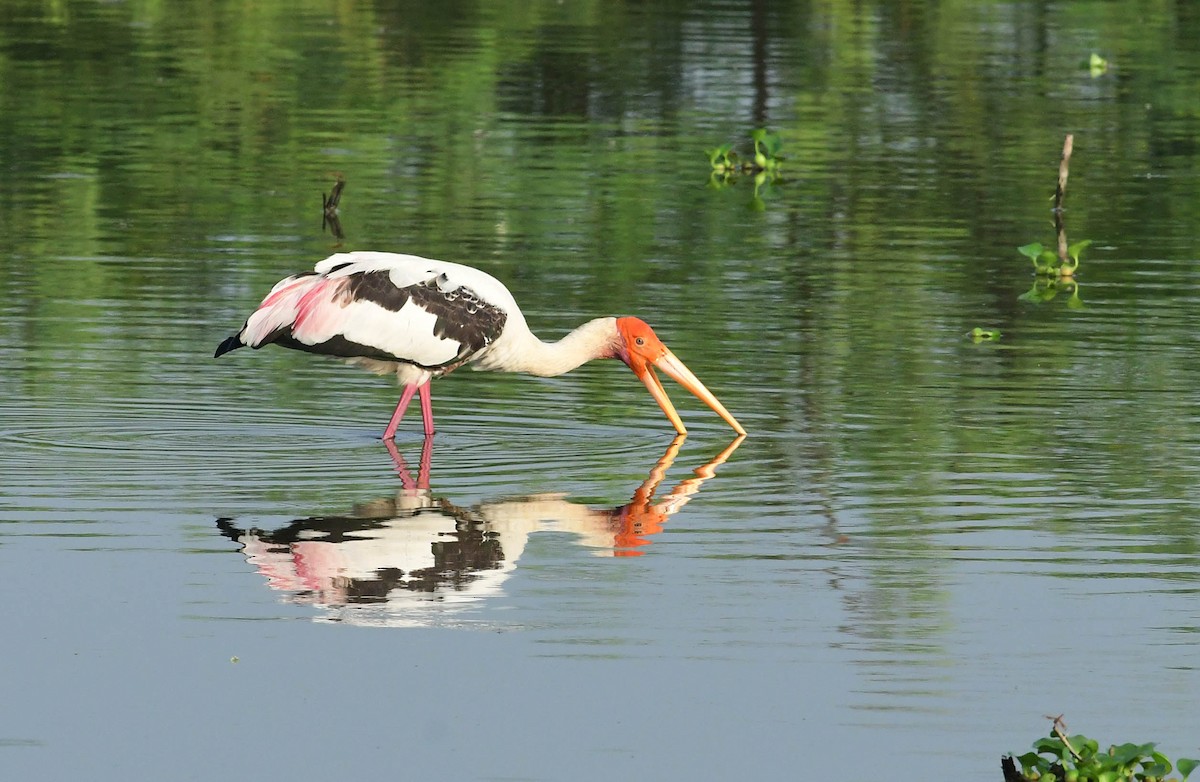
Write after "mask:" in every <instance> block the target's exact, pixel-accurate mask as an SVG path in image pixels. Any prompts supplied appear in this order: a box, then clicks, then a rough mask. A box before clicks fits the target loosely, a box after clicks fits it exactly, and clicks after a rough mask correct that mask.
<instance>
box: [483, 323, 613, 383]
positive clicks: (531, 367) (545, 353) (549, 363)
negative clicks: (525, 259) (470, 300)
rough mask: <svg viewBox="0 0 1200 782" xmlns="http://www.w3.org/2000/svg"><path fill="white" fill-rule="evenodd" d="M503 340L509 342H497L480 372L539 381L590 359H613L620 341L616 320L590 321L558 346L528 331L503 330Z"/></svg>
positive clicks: (558, 343)
mask: <svg viewBox="0 0 1200 782" xmlns="http://www.w3.org/2000/svg"><path fill="white" fill-rule="evenodd" d="M513 325H516V324H511V323H510V327H511V326H513ZM524 325H525V324H523V323H522V324H520V326H522V327H523V326H524ZM504 336H505V337H510V339H503V338H502V339H501V340H497V341H496V344H495V345H494V350H493V351H489V355H488V357H487V359H485V361H483V362H481V364H482V365H483V366H482V367H481V368H483V369H499V370H503V371H508V372H527V373H529V374H531V375H540V376H542V377H550V376H552V375H561V374H563V373H564V372H570V371H571V370H572V369H575V368H576V367H578V366H580V365H582V364H586V363H587V362H589V361H591V360H592V359H596V358H612V357H615V356H616V355H617V353H616V350H617V346H618V345H619V344H620V339H621V336H620V333H619V332H618V331H617V319H616V318H596V319H595V320H589V321H588V322H587V323H584V324H583V325H582V326H580V327H579V328H577V329H575V330H574V331H572V332H571V333H570V334H567V335H566V336H565V337H563V338H562V339H560V340H558V341H557V342H543V341H541V340H540V339H538V338H537V337H536V336H535V335H534V334H533V332H531V331H530V330H529V329H528V327H524V328H521V327H518V328H512V330H511V332H510V331H509V330H506V331H505V334H504ZM502 342H503V343H506V344H501V343H502Z"/></svg>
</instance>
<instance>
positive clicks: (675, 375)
mask: <svg viewBox="0 0 1200 782" xmlns="http://www.w3.org/2000/svg"><path fill="white" fill-rule="evenodd" d="M652 363H653V365H654V366H649V365H645V366H643V367H642V369H641V371H638V370H637V369H635V370H634V371H635V372H637V374H638V378H639V379H640V380H641V381H642V382H643V383H645V384H646V388H648V389H649V390H650V394H651V395H652V396H653V397H654V401H656V402H658V406H659V407H661V408H662V410H663V412H664V413H666V414H667V418H668V419H670V421H671V425H672V426H674V427H675V431H677V432H679V433H680V434H687V429H685V428H684V426H683V421H682V420H681V419H680V418H679V413H677V412H675V405H673V404H671V400H670V398H669V397H668V396H667V392H666V391H664V390H663V387H662V383H661V382H659V380H658V375H656V374H655V373H654V367H658V368H659V369H661V370H662V371H663V372H666V373H667V375H669V376H670V377H671V378H672V379H673V380H675V382H677V383H679V385H681V386H683V387H684V388H686V389H687V390H688V391H691V392H692V393H693V394H695V395H696V396H697V397H698V398H699V399H700V400H701V401H702V402H704V404H706V405H708V406H709V407H711V408H712V409H713V410H714V411H715V412H716V414H717V415H719V416H721V417H722V418H724V419H725V422H726V423H727V424H729V425H730V426H732V427H733V431H735V432H737V433H738V434H745V433H746V430H745V429H743V428H742V425H741V424H739V423H738V422H737V419H736V418H734V417H733V416H732V415H730V413H729V411H728V410H726V409H725V405H723V404H721V400H719V399H717V398H716V397H715V396H713V394H712V392H711V391H709V390H708V389H707V388H705V387H704V384H703V383H701V382H700V379H699V378H698V377H696V376H695V375H693V374H692V371H691V370H690V369H688V368H687V367H686V366H684V364H683V362H682V361H680V360H679V359H678V358H676V357H675V354H674V353H672V352H671V351H669V350H665V348H664V353H663V354H662V356H660V357H659V358H657V359H655V360H654V361H653V362H652Z"/></svg>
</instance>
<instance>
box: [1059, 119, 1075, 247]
mask: <svg viewBox="0 0 1200 782" xmlns="http://www.w3.org/2000/svg"><path fill="white" fill-rule="evenodd" d="M1074 145H1075V136H1074V134H1071V133H1068V134H1067V140H1066V141H1064V142H1063V151H1062V159H1061V160H1059V161H1058V187H1057V188H1055V190H1054V231H1055V233H1057V234H1058V260H1059V261H1061V262H1062V263H1064V264H1065V263H1066V262H1067V229H1066V226H1065V225H1064V224H1063V199H1064V198H1066V196H1067V174H1068V169H1069V167H1070V165H1071V148H1072V147H1073V146H1074Z"/></svg>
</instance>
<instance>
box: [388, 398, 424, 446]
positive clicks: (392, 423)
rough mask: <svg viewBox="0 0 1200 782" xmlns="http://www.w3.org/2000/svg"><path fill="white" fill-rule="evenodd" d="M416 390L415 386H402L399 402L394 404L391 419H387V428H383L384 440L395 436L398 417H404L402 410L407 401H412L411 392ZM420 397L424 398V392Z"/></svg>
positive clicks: (398, 421) (404, 408)
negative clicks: (394, 408)
mask: <svg viewBox="0 0 1200 782" xmlns="http://www.w3.org/2000/svg"><path fill="white" fill-rule="evenodd" d="M422 387H424V386H422ZM416 390H417V387H416V386H405V387H404V393H403V394H401V395H400V404H398V405H396V412H394V413H392V420H391V421H388V425H387V429H384V430H383V439H384V440H391V439H392V438H393V437H395V436H396V427H397V426H399V425H400V419H401V418H403V417H404V411H405V410H407V409H408V403H409V402H411V401H412V397H413V393H414V392H416ZM421 398H422V400H424V398H425V396H424V393H422V395H421Z"/></svg>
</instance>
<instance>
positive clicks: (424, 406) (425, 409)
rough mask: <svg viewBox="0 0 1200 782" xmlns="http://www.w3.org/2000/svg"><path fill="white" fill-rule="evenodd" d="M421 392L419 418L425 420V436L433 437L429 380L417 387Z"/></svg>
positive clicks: (431, 396)
mask: <svg viewBox="0 0 1200 782" xmlns="http://www.w3.org/2000/svg"><path fill="white" fill-rule="evenodd" d="M417 390H418V391H420V392H421V419H422V420H423V421H424V422H425V437H426V438H429V437H433V395H432V394H431V393H430V388H429V382H428V381H426V382H425V385H423V386H421V387H420V388H418V389H417Z"/></svg>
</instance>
